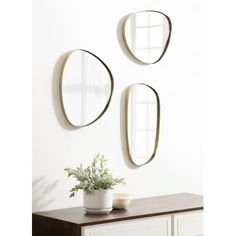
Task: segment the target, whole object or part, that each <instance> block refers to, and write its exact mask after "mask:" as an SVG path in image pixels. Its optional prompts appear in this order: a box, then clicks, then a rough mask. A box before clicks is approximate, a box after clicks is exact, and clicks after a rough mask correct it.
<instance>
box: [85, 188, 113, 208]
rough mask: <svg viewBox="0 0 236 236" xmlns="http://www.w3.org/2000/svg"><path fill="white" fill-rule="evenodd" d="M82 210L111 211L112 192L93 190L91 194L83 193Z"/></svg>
mask: <svg viewBox="0 0 236 236" xmlns="http://www.w3.org/2000/svg"><path fill="white" fill-rule="evenodd" d="M83 199H84V203H83V206H84V208H90V209H105V208H106V209H112V190H110V189H108V190H94V192H93V194H87V193H86V192H85V191H83Z"/></svg>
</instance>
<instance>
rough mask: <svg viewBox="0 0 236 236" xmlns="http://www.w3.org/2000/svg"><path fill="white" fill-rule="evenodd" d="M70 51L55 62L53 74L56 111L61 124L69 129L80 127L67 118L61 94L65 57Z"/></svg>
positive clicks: (53, 100) (53, 94)
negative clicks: (73, 124)
mask: <svg viewBox="0 0 236 236" xmlns="http://www.w3.org/2000/svg"><path fill="white" fill-rule="evenodd" d="M70 52H71V51H69V52H66V53H64V54H62V55H61V56H60V57H59V58H58V59H57V61H56V63H55V66H54V70H53V75H52V102H53V108H54V112H55V115H56V118H57V121H58V123H59V124H60V126H61V127H62V128H64V129H67V130H78V129H79V127H74V126H72V125H70V124H69V122H68V121H67V120H66V118H65V114H64V111H63V106H62V101H61V95H60V83H61V76H62V68H63V64H64V62H65V59H66V57H67V56H68V54H69V53H70Z"/></svg>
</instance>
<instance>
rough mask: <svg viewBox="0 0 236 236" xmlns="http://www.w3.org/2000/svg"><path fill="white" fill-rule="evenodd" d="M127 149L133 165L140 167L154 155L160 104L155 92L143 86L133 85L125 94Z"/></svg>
mask: <svg viewBox="0 0 236 236" xmlns="http://www.w3.org/2000/svg"><path fill="white" fill-rule="evenodd" d="M125 110H126V138H127V149H128V154H129V157H130V160H131V162H132V163H133V164H135V165H137V166H140V165H144V164H147V163H148V162H150V161H151V160H152V159H153V158H154V156H155V153H156V149H157V145H158V138H159V124H160V102H159V97H158V94H157V92H156V91H155V90H154V89H153V88H152V87H150V86H148V85H145V84H134V85H131V86H129V87H128V89H127V93H126V109H125Z"/></svg>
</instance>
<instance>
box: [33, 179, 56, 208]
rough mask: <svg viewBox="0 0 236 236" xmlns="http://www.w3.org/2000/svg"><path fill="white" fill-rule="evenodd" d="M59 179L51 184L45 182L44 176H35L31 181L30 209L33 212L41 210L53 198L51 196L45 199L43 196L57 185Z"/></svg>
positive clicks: (52, 200)
mask: <svg viewBox="0 0 236 236" xmlns="http://www.w3.org/2000/svg"><path fill="white" fill-rule="evenodd" d="M58 182H59V180H56V181H54V182H53V183H52V184H46V183H45V176H41V177H39V178H35V179H34V180H33V182H32V190H33V192H32V210H33V212H36V211H41V210H43V209H45V207H47V206H49V205H50V204H51V203H52V202H54V200H55V199H53V198H51V199H49V200H45V197H46V196H47V195H48V194H49V193H50V192H52V190H53V189H55V187H56V186H57V184H58Z"/></svg>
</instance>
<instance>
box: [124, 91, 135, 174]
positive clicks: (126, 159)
mask: <svg viewBox="0 0 236 236" xmlns="http://www.w3.org/2000/svg"><path fill="white" fill-rule="evenodd" d="M127 89H128V88H126V89H124V90H123V92H122V94H121V98H120V142H121V149H122V154H123V155H122V156H123V159H124V162H125V164H126V165H127V166H128V167H129V168H130V169H137V168H138V166H135V165H134V164H132V162H131V161H130V160H129V153H128V148H127V145H128V144H127V140H126V122H125V115H126V111H125V98H126V92H127Z"/></svg>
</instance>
